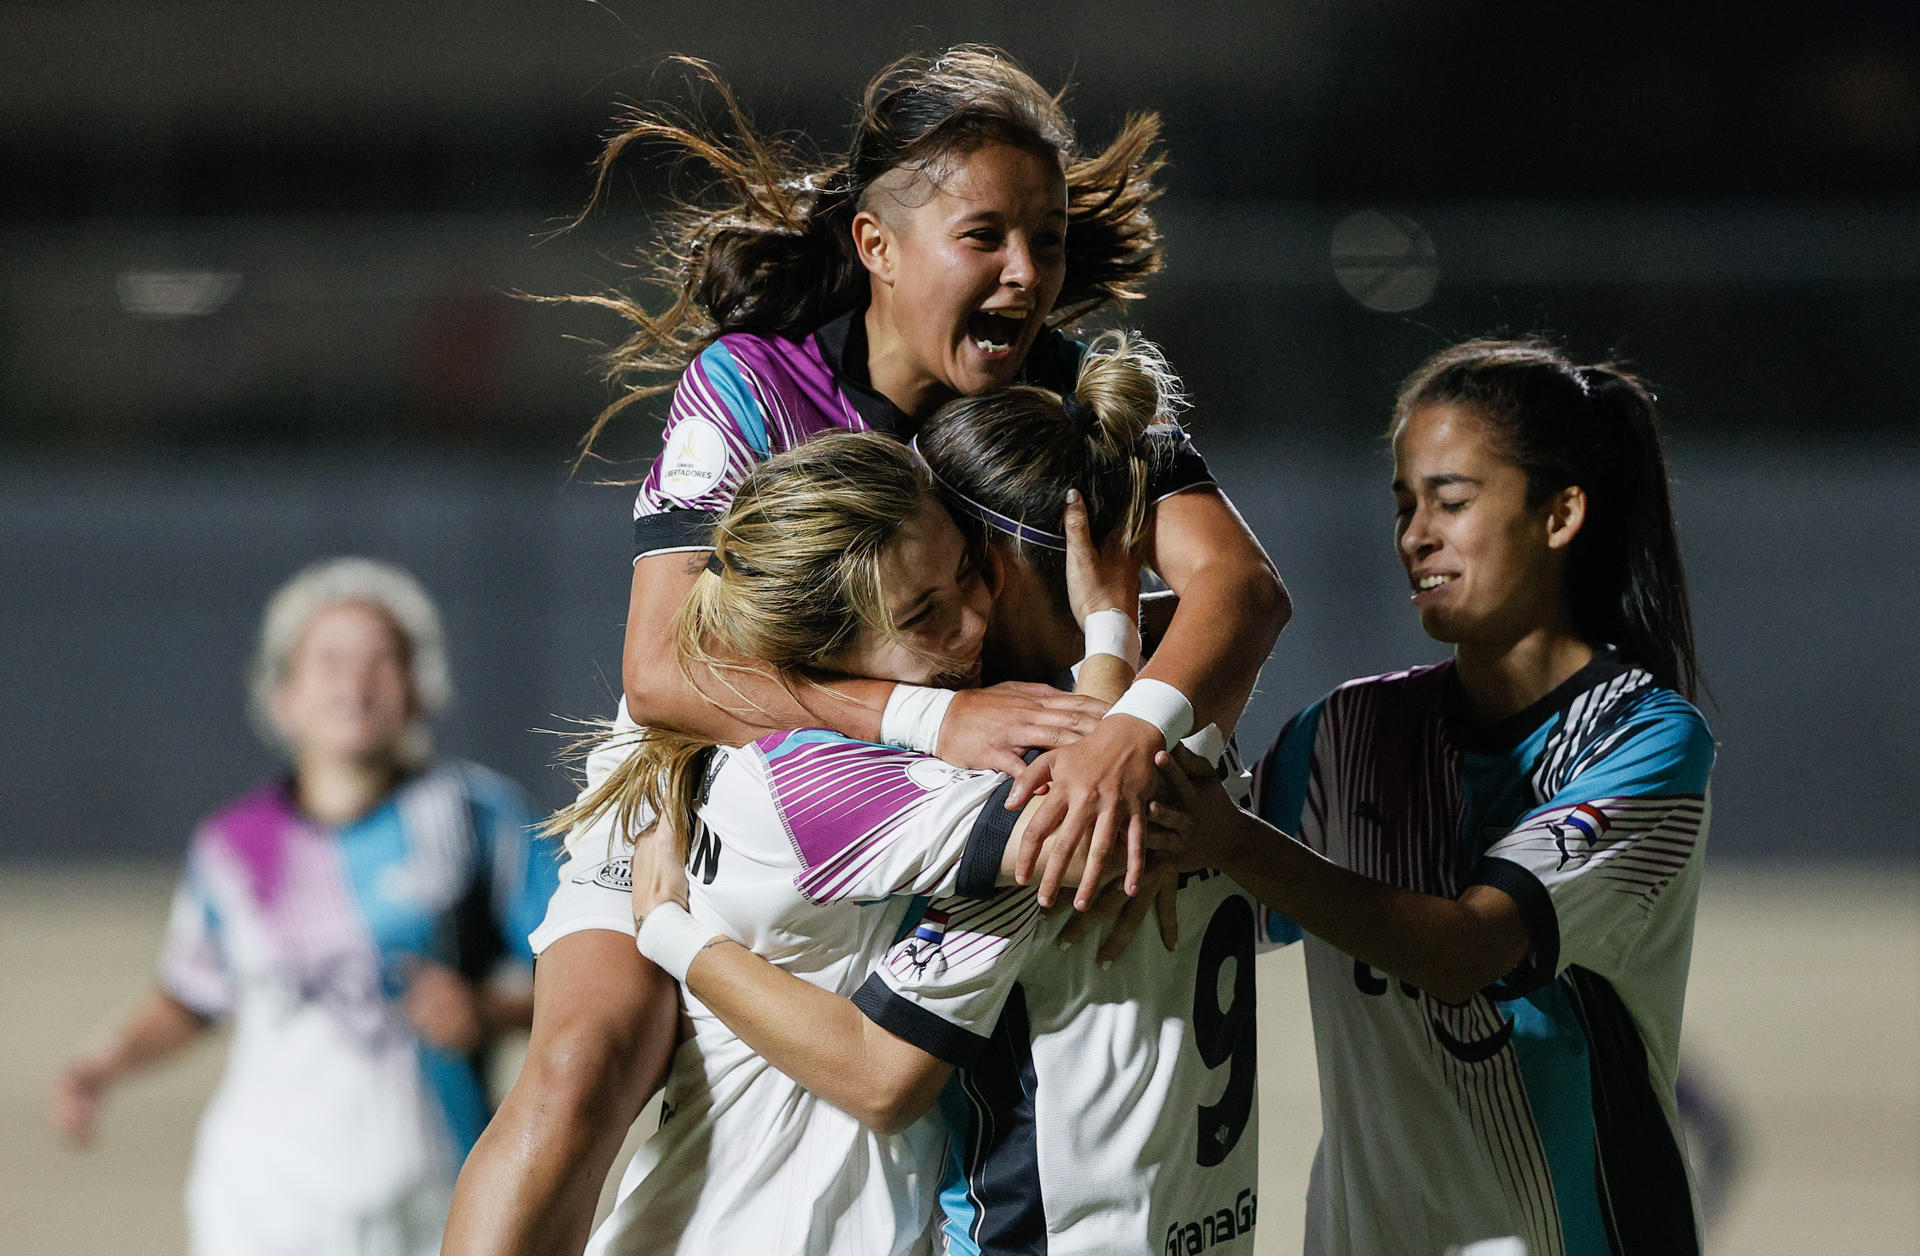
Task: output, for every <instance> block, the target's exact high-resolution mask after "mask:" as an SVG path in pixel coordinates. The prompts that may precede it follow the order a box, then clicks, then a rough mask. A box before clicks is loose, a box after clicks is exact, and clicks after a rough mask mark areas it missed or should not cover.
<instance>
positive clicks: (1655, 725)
mask: <svg viewBox="0 0 1920 1256" xmlns="http://www.w3.org/2000/svg"><path fill="white" fill-rule="evenodd" d="M1622 679H1624V680H1628V681H1631V682H1637V683H1632V684H1630V685H1629V687H1627V688H1626V689H1624V691H1622V692H1620V693H1617V694H1613V695H1610V697H1609V700H1608V701H1606V702H1605V703H1604V705H1602V706H1601V709H1600V710H1598V711H1596V713H1595V715H1594V718H1593V723H1594V733H1593V738H1594V740H1595V742H1596V743H1598V745H1597V747H1596V748H1597V749H1600V750H1602V751H1604V754H1603V756H1601V757H1620V756H1629V755H1630V756H1634V757H1637V758H1642V759H1644V758H1647V757H1649V756H1654V757H1658V758H1659V759H1660V760H1661V761H1662V762H1664V763H1665V764H1666V765H1667V770H1668V772H1669V773H1670V774H1671V775H1673V776H1674V777H1675V778H1677V779H1681V780H1695V781H1697V783H1698V786H1699V787H1700V788H1704V786H1705V778H1706V774H1707V773H1708V771H1709V770H1711V768H1712V767H1713V761H1714V754H1715V750H1714V740H1713V730H1712V728H1711V727H1709V726H1708V724H1707V717H1706V716H1705V715H1703V714H1701V712H1700V708H1698V707H1696V706H1695V705H1694V704H1693V703H1691V702H1689V701H1688V700H1687V699H1686V698H1685V697H1684V696H1683V695H1681V694H1679V693H1677V692H1675V691H1674V690H1672V689H1669V688H1667V687H1666V686H1664V685H1661V684H1658V683H1656V682H1654V680H1653V679H1652V677H1650V676H1648V675H1647V674H1646V673H1645V672H1641V671H1639V670H1638V669H1633V670H1631V671H1628V672H1626V673H1624V674H1623V677H1622ZM1597 705H1598V704H1597Z"/></svg>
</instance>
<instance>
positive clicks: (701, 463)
mask: <svg viewBox="0 0 1920 1256" xmlns="http://www.w3.org/2000/svg"><path fill="white" fill-rule="evenodd" d="M726 474H727V440H726V437H724V436H722V435H720V429H719V428H717V427H715V426H714V425H713V424H712V423H709V422H708V421H707V420H705V419H684V420H682V421H681V422H679V423H677V424H675V425H674V429H673V433H672V434H671V435H670V436H668V437H667V452H666V453H665V454H663V455H661V458H660V491H661V492H662V493H664V494H666V495H667V496H668V497H671V498H673V499H674V500H675V501H681V502H690V501H693V500H695V499H696V498H699V497H704V496H705V495H706V494H708V493H710V492H712V491H713V489H714V487H715V486H716V485H718V484H719V483H720V481H721V480H722V479H723V478H724V477H725V476H726Z"/></svg>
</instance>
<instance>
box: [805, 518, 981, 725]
mask: <svg viewBox="0 0 1920 1256" xmlns="http://www.w3.org/2000/svg"><path fill="white" fill-rule="evenodd" d="M880 590H881V597H882V598H883V600H884V601H885V602H886V606H887V609H888V611H889V612H890V614H891V617H892V621H893V624H894V628H895V631H894V632H893V633H891V634H889V633H886V632H882V631H881V630H880V629H878V628H876V627H873V626H872V625H868V624H862V625H861V626H860V630H859V632H858V633H857V634H856V635H855V636H854V639H853V643H852V644H851V645H849V646H848V647H847V648H846V649H844V650H842V651H840V653H839V654H838V655H836V656H835V657H834V658H833V659H831V660H829V666H831V667H832V668H833V670H834V671H837V672H842V673H845V674H846V675H849V676H872V677H875V678H877V679H880V680H898V681H903V682H905V683H907V684H911V685H929V684H937V685H941V686H943V687H946V688H957V687H959V686H961V685H963V684H967V683H971V682H973V681H975V680H977V679H978V678H979V674H980V647H981V643H982V642H983V641H984V640H985V639H986V632H987V618H988V615H989V613H990V612H991V611H992V609H993V595H992V591H991V590H990V589H989V588H988V584H987V579H986V575H985V573H984V572H982V571H981V570H980V568H979V566H978V565H977V564H976V562H975V560H974V555H973V553H972V552H971V551H970V550H969V549H968V547H967V544H966V541H965V539H964V538H963V537H962V536H961V535H960V530H959V529H958V528H956V527H954V525H953V520H952V518H951V517H949V516H948V514H947V512H946V508H945V507H943V506H941V505H940V503H939V502H938V501H936V500H934V499H933V498H931V497H929V498H927V499H925V500H924V501H922V502H921V503H920V508H919V510H917V511H916V512H914V515H913V517H912V518H910V519H908V520H907V521H906V522H905V523H903V524H901V526H900V530H899V532H898V533H896V534H895V535H894V539H893V543H892V544H891V545H889V546H888V547H887V548H886V550H885V551H884V552H883V553H882V554H881V555H880Z"/></svg>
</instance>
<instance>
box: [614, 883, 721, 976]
mask: <svg viewBox="0 0 1920 1256" xmlns="http://www.w3.org/2000/svg"><path fill="white" fill-rule="evenodd" d="M720 936H722V935H720V934H718V933H715V932H714V931H713V930H711V929H709V928H707V927H706V926H705V925H703V924H701V923H700V922H699V921H697V920H695V919H694V918H693V916H692V915H691V914H689V913H688V911H687V909H686V908H684V907H682V906H680V904H678V903H662V904H660V906H658V907H656V908H654V909H653V910H652V911H650V912H648V913H647V918H646V919H645V920H643V921H641V922H640V932H639V933H637V934H635V935H634V939H633V941H634V945H636V946H638V947H639V948H640V953H641V954H642V955H644V956H646V957H647V958H648V959H650V960H652V961H653V962H654V963H656V964H658V965H659V966H660V967H661V968H662V969H663V970H665V971H666V973H667V974H668V975H669V976H671V977H672V978H673V979H674V980H675V981H677V982H679V983H681V984H682V985H685V984H686V981H687V969H688V967H690V966H691V965H692V963H693V957H694V956H696V955H698V954H699V953H700V952H701V951H702V950H704V949H705V948H706V945H707V943H709V942H711V941H713V940H714V939H715V938H717V937H720Z"/></svg>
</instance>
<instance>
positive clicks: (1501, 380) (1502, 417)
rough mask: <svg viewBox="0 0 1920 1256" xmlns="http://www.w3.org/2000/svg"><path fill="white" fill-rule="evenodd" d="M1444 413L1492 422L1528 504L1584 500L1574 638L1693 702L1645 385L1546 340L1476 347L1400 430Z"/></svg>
mask: <svg viewBox="0 0 1920 1256" xmlns="http://www.w3.org/2000/svg"><path fill="white" fill-rule="evenodd" d="M1435 404H1454V405H1463V406H1470V407H1472V408H1473V409H1474V411H1475V412H1476V413H1478V414H1479V415H1480V417H1481V418H1482V419H1484V420H1485V421H1486V422H1487V424H1488V425H1489V426H1490V427H1491V428H1492V430H1493V433H1494V439H1495V441H1496V443H1497V444H1498V446H1499V448H1500V450H1501V453H1502V454H1503V455H1504V456H1505V457H1506V458H1508V459H1509V460H1510V461H1512V462H1513V463H1514V464H1515V465H1516V466H1518V467H1519V468H1520V469H1521V470H1522V471H1524V472H1525V473H1526V476H1527V497H1528V504H1529V505H1533V506H1537V505H1540V504H1541V503H1544V502H1545V501H1546V500H1547V499H1548V498H1549V497H1551V496H1552V495H1553V494H1555V493H1557V492H1559V491H1560V490H1561V489H1563V488H1566V487H1568V486H1570V485H1578V486H1579V487H1580V488H1581V489H1583V490H1585V493H1586V498H1587V512H1586V520H1585V522H1584V523H1583V524H1582V525H1581V528H1580V532H1579V534H1578V535H1577V536H1575V537H1574V541H1573V545H1572V548H1571V550H1570V552H1569V554H1568V562H1567V594H1568V598H1569V600H1570V603H1571V606H1572V612H1573V624H1574V630H1575V631H1576V632H1577V633H1579V635H1580V637H1581V639H1582V640H1584V641H1587V642H1590V643H1592V644H1596V645H1598V644H1610V645H1613V646H1615V647H1617V648H1618V649H1619V650H1620V652H1621V654H1622V656H1624V657H1625V658H1626V660H1627V661H1628V662H1630V663H1632V664H1634V665H1635V666H1637V667H1640V668H1643V669H1645V670H1646V671H1647V672H1648V673H1649V674H1650V675H1651V676H1652V677H1653V678H1654V679H1655V680H1656V681H1658V682H1659V683H1660V684H1662V685H1665V686H1667V687H1668V688H1670V689H1673V690H1676V691H1677V692H1679V693H1681V694H1683V695H1685V696H1686V697H1688V698H1691V697H1693V696H1694V692H1695V690H1696V689H1697V687H1698V685H1699V663H1698V660H1697V659H1696V657H1695V654H1694V644H1693V617H1692V612H1691V610H1690V609H1689V606H1688V600H1687V585H1686V576H1685V572H1684V571H1683V570H1682V566H1681V561H1680V545H1679V541H1678V539H1677V537H1676V535H1675V531H1674V525H1673V507H1672V503H1671V500H1670V497H1669V494H1668V491H1667V464H1666V454H1665V451H1664V449H1663V448H1662V444H1661V440H1660V431H1659V422H1658V418H1657V416H1656V414H1655V412H1654V397H1653V394H1652V393H1651V392H1649V391H1648V390H1647V387H1646V385H1645V384H1643V383H1642V382H1641V381H1640V380H1639V379H1638V378H1637V377H1636V376H1634V375H1631V374H1629V373H1628V372H1626V371H1625V370H1622V369H1621V368H1620V367H1619V366H1617V365H1615V364H1613V363H1600V364H1596V365H1592V366H1576V365H1575V364H1574V363H1573V362H1572V361H1570V360H1569V359H1568V358H1567V356H1566V355H1565V354H1564V353H1562V352H1561V351H1560V350H1559V349H1557V348H1555V347H1554V346H1552V345H1550V344H1547V343H1546V342H1544V341H1540V340H1531V339H1529V340H1473V341H1468V342H1467V343H1465V344H1461V345H1455V346H1454V347H1453V348H1451V349H1445V350H1442V351H1441V352H1439V353H1437V354H1435V355H1434V356H1432V357H1431V358H1428V359H1427V360H1426V362H1424V363H1422V364H1421V366H1420V368H1419V369H1418V370H1416V371H1415V372H1414V373H1413V374H1412V375H1411V376H1409V377H1408V378H1407V381H1406V383H1404V384H1403V385H1402V386H1401V389H1400V396H1399V401H1398V403H1397V404H1396V405H1395V407H1394V421H1393V428H1392V431H1393V432H1394V433H1396V434H1397V433H1398V431H1399V430H1400V427H1401V425H1403V424H1404V423H1405V422H1406V421H1407V418H1408V416H1409V415H1411V414H1412V413H1413V412H1414V411H1415V410H1417V409H1419V408H1420V407H1421V406H1425V405H1435Z"/></svg>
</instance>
